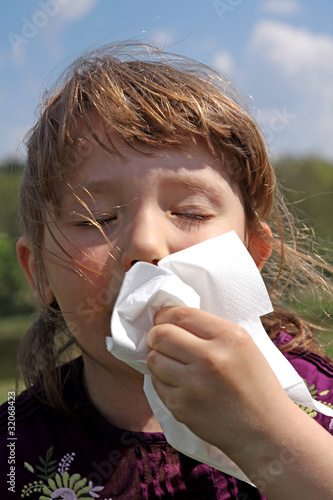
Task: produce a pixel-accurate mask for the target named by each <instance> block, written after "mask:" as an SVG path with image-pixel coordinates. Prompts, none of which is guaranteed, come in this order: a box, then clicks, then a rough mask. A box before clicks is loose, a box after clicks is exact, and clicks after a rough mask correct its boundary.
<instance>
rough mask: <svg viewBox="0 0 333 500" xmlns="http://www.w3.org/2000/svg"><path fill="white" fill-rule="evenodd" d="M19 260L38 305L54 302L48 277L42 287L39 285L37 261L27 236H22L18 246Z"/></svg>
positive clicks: (44, 279)
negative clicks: (41, 293) (41, 292)
mask: <svg viewBox="0 0 333 500" xmlns="http://www.w3.org/2000/svg"><path fill="white" fill-rule="evenodd" d="M16 252H17V258H18V261H19V264H20V267H21V269H22V271H23V272H24V274H25V276H26V278H27V280H28V282H29V285H30V289H31V291H32V294H33V296H34V298H35V300H36V302H37V303H39V304H41V303H44V300H45V301H46V303H47V304H51V303H52V302H53V301H54V294H53V291H52V289H51V287H50V284H49V281H48V279H47V276H46V275H45V277H44V278H43V283H41V287H39V286H38V284H37V273H36V260H35V254H34V252H33V249H32V246H31V244H30V242H29V241H28V239H27V238H26V237H25V236H22V237H21V238H20V239H19V240H18V242H17V244H16ZM40 288H41V289H42V290H43V295H44V296H43V297H41V296H40V293H39V291H40Z"/></svg>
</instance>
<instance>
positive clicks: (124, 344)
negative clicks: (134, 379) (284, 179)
mask: <svg viewBox="0 0 333 500" xmlns="http://www.w3.org/2000/svg"><path fill="white" fill-rule="evenodd" d="M173 305H185V306H189V307H196V308H200V309H202V310H205V311H208V312H211V313H213V314H215V315H217V316H220V317H222V318H225V319H229V320H231V321H233V322H234V323H237V324H239V325H241V326H242V327H243V328H245V329H246V330H247V331H248V333H249V334H250V335H251V337H252V338H253V340H254V341H255V343H256V344H257V346H258V347H259V349H260V350H261V351H262V353H263V355H264V356H265V357H266V359H267V361H268V362H269V364H270V366H271V368H272V369H273V371H274V372H275V374H276V376H277V377H278V379H279V381H280V383H281V385H282V387H283V388H284V390H285V391H286V393H287V394H288V395H289V397H290V398H291V399H292V400H293V401H295V402H297V403H301V404H303V405H305V406H307V407H309V408H312V409H314V410H317V411H319V412H321V413H323V414H325V415H330V416H332V417H333V410H332V409H330V408H328V407H326V406H325V405H323V404H321V403H319V402H318V401H315V400H314V399H313V398H312V397H311V395H310V393H309V391H308V389H307V387H306V386H305V384H304V382H303V380H302V379H301V377H300V376H299V375H298V374H297V372H296V371H295V369H294V368H293V366H292V365H291V364H290V363H289V362H288V361H287V359H286V358H285V357H284V356H283V354H281V352H280V351H279V350H278V349H277V348H276V347H275V345H274V344H273V342H272V341H271V340H270V339H269V337H268V335H267V334H266V332H265V330H264V328H263V326H262V324H261V321H260V316H263V315H264V314H267V313H269V312H271V311H272V310H273V309H272V304H271V302H270V299H269V296H268V293H267V290H266V287H265V284H264V282H263V280H262V278H261V275H260V272H259V271H258V269H257V266H256V265H255V263H254V261H253V260H252V257H251V256H250V254H249V252H248V251H247V249H246V248H245V246H244V245H243V243H242V242H241V240H240V239H239V238H238V236H237V235H236V233H235V232H234V231H232V232H230V233H226V234H224V235H221V236H218V237H216V238H212V239H210V240H207V241H204V242H202V243H199V244H197V245H195V246H192V247H189V248H187V249H185V250H182V251H181V252H177V253H174V254H172V255H169V256H168V257H166V258H164V259H162V260H161V261H160V262H159V264H158V266H154V265H152V264H148V263H145V262H138V263H137V264H135V266H133V267H132V268H131V269H130V270H129V271H128V272H127V273H126V275H125V279H124V282H123V284H122V288H121V290H120V292H119V295H118V298H117V301H116V304H115V306H114V310H113V314H112V318H111V332H112V337H107V338H106V344H107V349H108V350H109V351H110V352H111V353H112V354H113V355H114V356H115V357H116V358H118V359H120V360H122V361H124V362H126V363H127V364H129V365H131V366H132V367H133V368H136V369H137V370H139V371H140V372H142V373H144V374H145V377H144V391H145V394H146V396H147V399H148V402H149V404H150V406H151V408H152V410H153V412H154V414H155V415H156V417H157V419H158V420H159V422H160V424H161V427H162V429H163V432H164V434H165V437H166V439H167V441H168V442H169V443H170V444H171V445H172V446H173V447H174V448H176V449H177V450H178V451H180V452H182V453H184V454H186V455H189V456H190V457H192V458H194V459H196V460H198V461H200V462H203V463H207V464H208V465H210V466H212V467H215V468H216V469H219V470H222V471H223V472H225V473H227V474H230V475H233V476H235V477H237V478H239V479H241V480H243V481H247V482H250V481H249V479H248V478H247V477H246V476H245V474H244V473H243V472H242V471H241V470H240V469H239V468H238V466H237V465H236V464H235V463H234V462H232V461H231V460H230V459H229V458H228V457H227V456H226V455H225V454H224V453H222V451H220V450H218V449H217V448H216V447H214V446H212V445H210V444H208V443H206V442H204V441H203V440H201V439H200V438H198V437H197V436H195V435H194V434H193V433H192V432H191V431H190V430H189V429H188V428H187V427H186V426H185V425H184V424H181V423H179V422H177V421H176V420H175V418H174V417H173V415H172V413H171V412H170V411H169V410H168V409H167V408H166V407H165V405H164V404H163V403H162V401H161V400H160V398H159V397H158V395H157V393H156V391H155V389H154V387H153V385H152V382H151V376H150V375H149V370H148V368H147V365H146V359H147V354H148V352H149V348H148V347H147V344H146V335H147V333H148V331H149V330H150V328H152V326H153V318H154V315H155V314H156V313H157V311H159V310H160V309H161V308H162V307H165V306H173Z"/></svg>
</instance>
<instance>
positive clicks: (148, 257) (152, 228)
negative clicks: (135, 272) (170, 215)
mask: <svg viewBox="0 0 333 500" xmlns="http://www.w3.org/2000/svg"><path fill="white" fill-rule="evenodd" d="M157 212H158V210H151V211H148V210H142V211H138V212H137V213H136V215H135V217H134V218H133V219H132V220H131V222H130V223H129V224H128V226H127V228H126V230H125V237H124V241H123V245H122V252H121V265H122V267H123V269H125V271H128V270H129V269H130V268H131V267H132V266H134V264H136V263H137V262H149V263H151V264H154V265H156V266H157V264H158V262H159V261H160V260H161V259H163V258H164V257H166V256H167V255H168V254H169V251H168V246H167V243H166V232H165V231H164V226H163V217H161V216H159V214H158V213H157Z"/></svg>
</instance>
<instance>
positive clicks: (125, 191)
mask: <svg viewBox="0 0 333 500" xmlns="http://www.w3.org/2000/svg"><path fill="white" fill-rule="evenodd" d="M118 147H119V149H120V150H121V152H122V154H123V155H124V157H125V161H123V160H121V159H120V158H119V157H118V156H115V155H111V154H110V153H108V152H106V151H105V150H104V149H102V148H101V147H100V146H98V145H97V144H96V145H94V146H93V147H92V148H91V149H90V152H89V154H86V155H85V156H82V157H81V158H82V159H81V163H80V164H78V166H77V167H76V168H75V175H74V173H73V175H72V178H71V179H70V185H71V189H70V188H66V190H65V191H64V193H63V199H62V204H61V213H60V216H59V217H58V219H57V221H56V222H57V224H52V223H51V224H50V227H51V230H52V232H53V236H55V238H54V237H53V236H52V235H51V234H50V232H49V230H46V233H45V252H44V263H45V269H46V277H47V286H48V288H49V291H50V293H51V294H53V295H54V296H55V298H56V299H57V301H58V304H59V306H60V308H61V311H62V313H63V316H64V318H65V320H66V322H67V324H68V325H69V328H70V329H71V331H72V332H73V334H74V335H75V337H76V338H77V340H78V342H79V343H80V345H81V346H82V347H83V348H84V350H86V351H87V352H88V353H89V354H90V355H91V356H92V357H93V358H94V359H96V360H97V361H98V362H99V363H102V365H103V366H105V367H106V368H108V369H111V368H112V366H113V365H114V364H115V363H120V362H119V361H118V360H115V359H114V358H113V356H111V355H110V354H109V353H108V352H107V350H106V347H105V337H106V336H108V335H110V318H111V313H112V308H113V305H114V302H115V300H116V297H117V294H118V292H119V289H120V286H121V283H122V280H123V277H124V273H125V272H126V271H127V270H128V269H130V267H131V266H133V265H134V264H135V263H136V262H138V261H145V262H151V263H153V264H157V262H158V261H159V260H161V259H162V258H163V257H166V256H167V255H169V254H171V253H174V252H177V251H179V250H182V249H185V248H187V247H189V246H191V245H194V244H196V243H199V242H201V241H204V240H207V239H208V238H212V237H215V236H218V235H220V234H223V233H226V232H228V231H231V230H235V231H236V233H237V234H238V236H239V237H240V238H241V240H242V241H243V242H244V241H245V234H246V224H245V213H244V208H243V204H242V200H241V197H240V193H239V190H238V188H237V186H236V185H234V184H232V183H230V182H229V180H228V175H227V173H226V172H223V166H222V167H221V165H220V164H219V163H218V162H217V160H216V159H215V158H214V156H213V155H212V154H211V153H210V152H209V150H208V149H207V148H206V147H205V146H203V145H202V144H195V143H194V142H193V145H192V146H191V147H190V148H189V149H188V151H187V152H183V151H179V150H170V149H165V150H163V149H162V150H156V151H155V150H154V151H150V153H151V156H146V155H144V154H140V153H139V152H136V151H135V150H133V149H131V148H129V147H128V146H126V145H125V144H121V143H120V142H119V143H118ZM73 192H74V193H75V194H73ZM91 215H93V217H94V218H95V219H96V221H98V222H100V224H101V226H102V229H103V231H104V235H103V234H102V232H101V231H100V230H99V229H98V227H96V226H94V225H93V224H92V223H91V222H89V221H87V218H90V219H91ZM57 242H58V243H60V246H59V245H58V243H57ZM222 258H223V257H222ZM112 364H113V365H112ZM128 369H129V370H130V368H128Z"/></svg>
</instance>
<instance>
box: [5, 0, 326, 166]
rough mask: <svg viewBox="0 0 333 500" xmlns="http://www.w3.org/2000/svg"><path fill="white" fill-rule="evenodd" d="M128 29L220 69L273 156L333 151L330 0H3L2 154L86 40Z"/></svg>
mask: <svg viewBox="0 0 333 500" xmlns="http://www.w3.org/2000/svg"><path fill="white" fill-rule="evenodd" d="M4 4H5V6H4ZM128 38H134V39H137V40H140V39H142V40H154V41H156V42H158V43H159V44H161V45H162V46H163V47H164V48H166V49H167V50H169V51H171V52H175V53H179V54H183V55H186V56H189V57H192V58H194V59H198V60H200V61H201V62H203V63H206V64H208V65H212V66H214V67H215V68H216V69H219V70H220V71H221V72H222V73H224V74H225V75H227V76H228V77H229V78H230V79H231V80H232V81H233V82H234V83H236V84H237V85H238V87H239V88H240V89H241V90H242V91H243V93H244V95H245V96H246V97H248V103H249V106H250V108H251V110H252V113H253V115H254V117H255V118H256V120H257V121H258V122H259V124H260V125H261V127H262V128H263V130H264V132H265V134H266V138H267V141H268V143H269V147H270V151H271V155H272V157H273V158H277V157H279V156H281V155H284V154H293V155H306V154H318V155H320V156H322V157H324V158H327V159H329V160H333V2H332V1H331V0H321V1H320V2H313V1H311V0H225V1H223V0H183V1H182V0H168V1H166V0H36V1H33V0H28V1H27V0H14V1H10V0H4V2H3V3H2V14H1V18H0V132H1V133H0V160H2V159H4V158H8V157H11V156H17V157H19V158H21V157H23V156H24V147H23V145H22V140H23V137H24V134H25V133H26V132H27V131H28V129H29V128H30V127H31V126H32V125H33V123H34V120H35V116H36V111H35V109H36V106H38V105H39V103H40V101H41V96H42V93H43V91H44V90H45V88H46V84H47V81H49V82H52V81H54V80H55V78H56V77H57V76H58V75H59V73H60V72H61V70H63V69H64V68H65V67H66V66H67V65H68V64H69V63H70V62H71V61H72V60H73V59H74V58H75V57H76V56H77V55H78V54H80V53H81V52H82V51H83V50H84V49H87V48H90V47H92V46H95V45H100V44H105V43H107V42H113V41H116V40H123V39H128Z"/></svg>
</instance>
